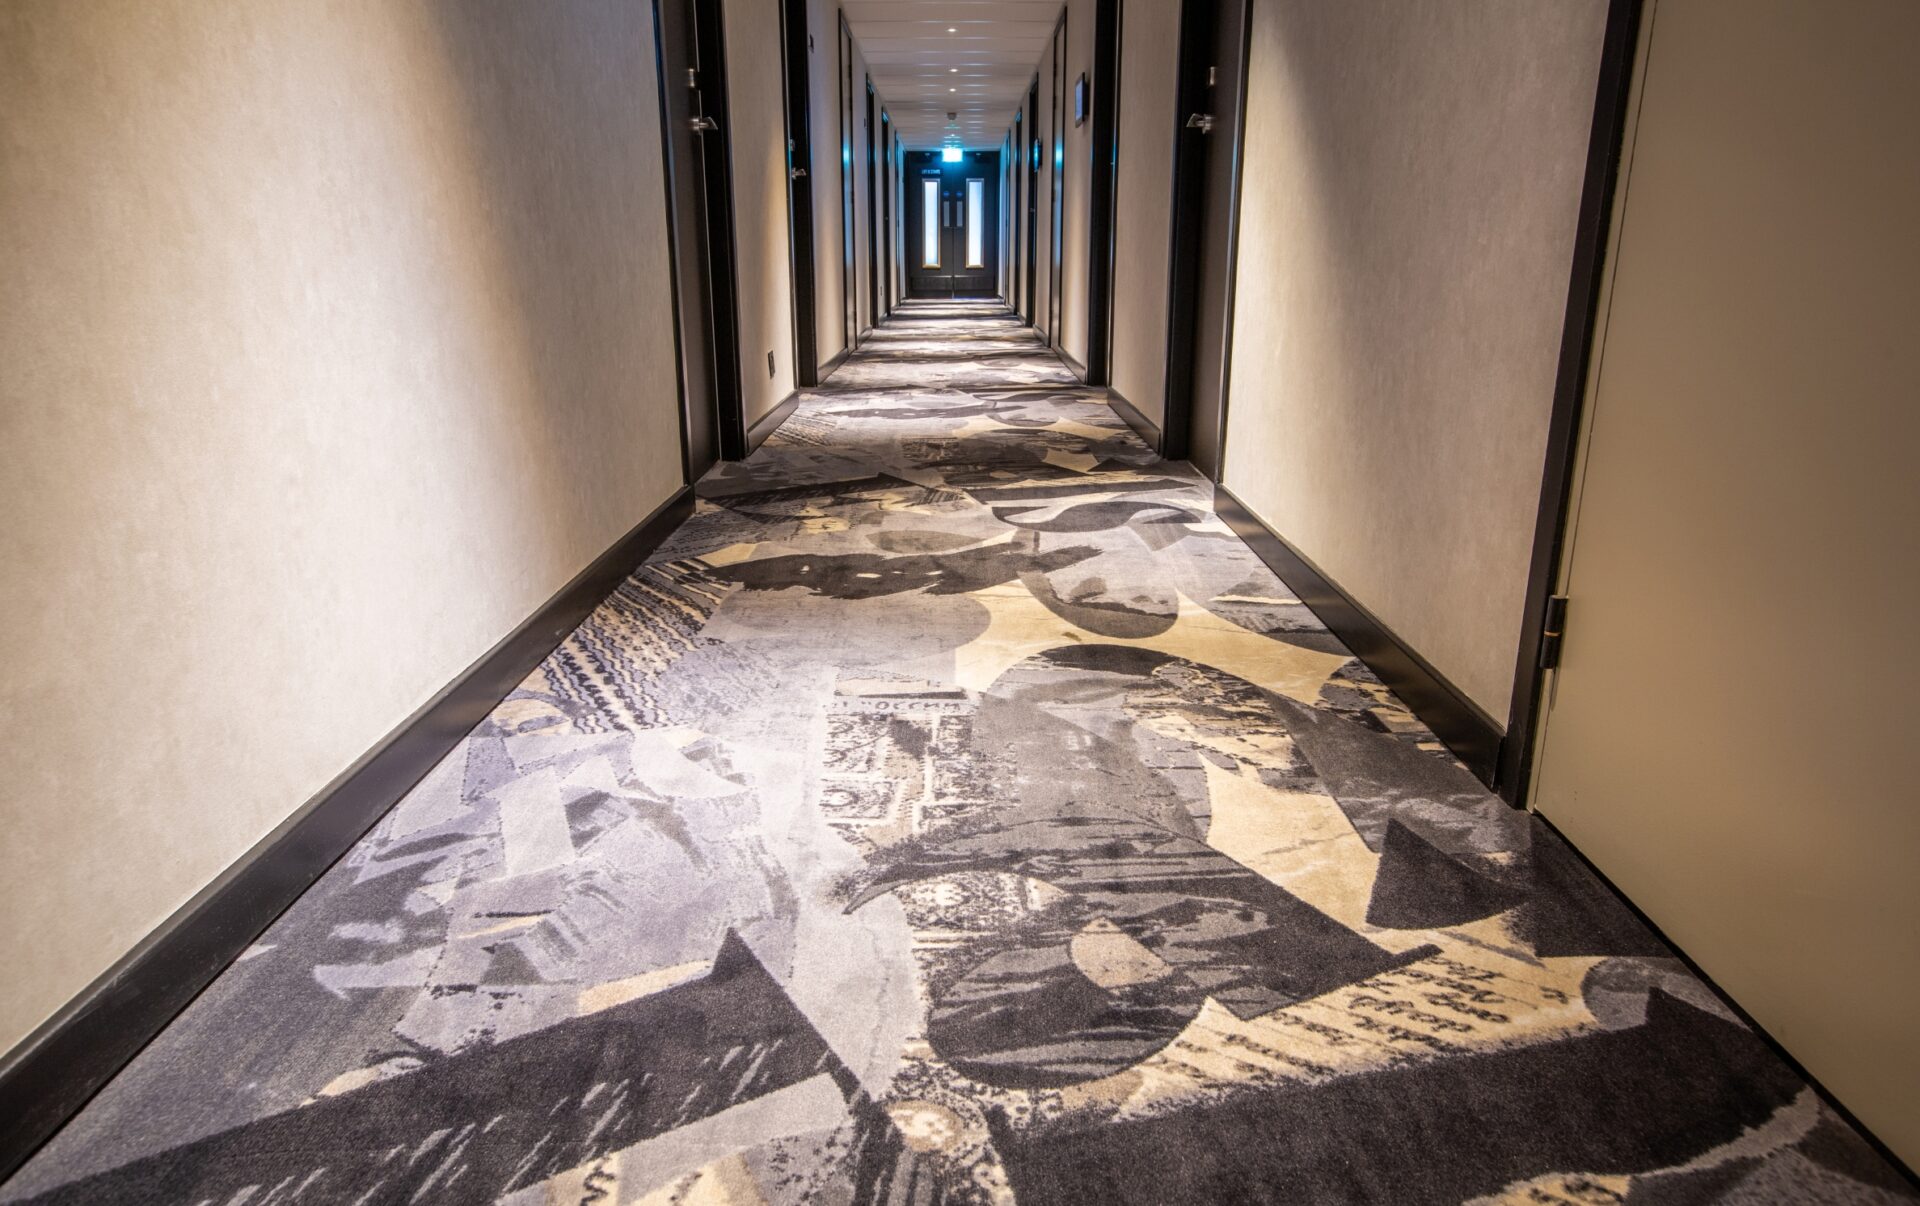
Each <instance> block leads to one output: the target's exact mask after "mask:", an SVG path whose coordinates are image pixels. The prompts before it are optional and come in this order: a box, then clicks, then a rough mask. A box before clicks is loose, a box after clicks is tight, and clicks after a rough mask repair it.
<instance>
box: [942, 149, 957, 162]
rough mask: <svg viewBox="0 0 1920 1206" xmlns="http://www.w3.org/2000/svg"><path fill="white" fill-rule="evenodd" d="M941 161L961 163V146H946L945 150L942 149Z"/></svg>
mask: <svg viewBox="0 0 1920 1206" xmlns="http://www.w3.org/2000/svg"><path fill="white" fill-rule="evenodd" d="M940 162H941V163H959V162H960V148H959V147H947V148H946V149H945V150H943V151H941V152H940Z"/></svg>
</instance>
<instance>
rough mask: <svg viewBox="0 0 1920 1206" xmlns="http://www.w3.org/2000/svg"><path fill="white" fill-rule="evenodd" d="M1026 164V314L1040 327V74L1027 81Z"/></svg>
mask: <svg viewBox="0 0 1920 1206" xmlns="http://www.w3.org/2000/svg"><path fill="white" fill-rule="evenodd" d="M1026 160H1027V161H1026V164H1025V166H1024V167H1023V169H1022V170H1023V171H1025V172H1026V176H1027V190H1026V201H1027V204H1026V215H1027V220H1026V229H1027V270H1026V272H1025V274H1024V275H1025V277H1026V282H1027V306H1026V310H1025V311H1024V313H1025V315H1026V319H1027V325H1028V326H1030V327H1037V326H1039V325H1040V315H1039V314H1037V313H1036V312H1035V302H1036V299H1037V297H1038V295H1039V291H1038V288H1037V281H1036V279H1035V277H1036V268H1037V267H1038V263H1039V260H1038V250H1039V242H1040V73H1039V72H1038V71H1036V72H1034V73H1033V78H1032V79H1031V80H1029V81H1027V147H1026Z"/></svg>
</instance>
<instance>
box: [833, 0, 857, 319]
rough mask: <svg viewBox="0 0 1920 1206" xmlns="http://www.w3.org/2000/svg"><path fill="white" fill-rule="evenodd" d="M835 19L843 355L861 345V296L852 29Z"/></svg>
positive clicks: (843, 15)
mask: <svg viewBox="0 0 1920 1206" xmlns="http://www.w3.org/2000/svg"><path fill="white" fill-rule="evenodd" d="M838 16H839V21H840V32H839V35H838V43H839V51H840V66H839V69H838V70H837V71H836V72H835V73H834V74H835V76H836V77H837V78H838V82H839V88H840V138H839V140H838V141H839V144H840V145H839V151H840V293H841V296H842V298H843V299H844V301H845V305H846V313H845V314H844V315H843V316H842V317H843V320H844V323H845V326H846V336H847V346H846V348H845V351H846V352H848V353H851V352H852V351H853V350H854V349H855V348H856V347H858V346H859V345H860V296H859V294H858V293H857V292H856V290H858V289H859V287H860V285H859V282H858V280H856V279H855V278H856V277H857V276H858V274H859V264H858V263H857V262H856V257H855V255H854V238H855V236H856V233H857V231H858V227H857V225H856V223H855V222H854V188H853V27H852V26H850V25H848V24H847V14H846V13H845V12H844V11H840V12H839V13H838Z"/></svg>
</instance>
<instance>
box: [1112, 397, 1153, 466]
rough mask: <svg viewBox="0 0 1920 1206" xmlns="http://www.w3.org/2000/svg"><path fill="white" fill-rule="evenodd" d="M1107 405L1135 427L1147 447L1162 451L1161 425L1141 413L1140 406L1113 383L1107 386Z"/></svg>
mask: <svg viewBox="0 0 1920 1206" xmlns="http://www.w3.org/2000/svg"><path fill="white" fill-rule="evenodd" d="M1107 405H1109V406H1111V407H1113V410H1114V413H1115V414H1117V415H1119V416H1120V417H1121V418H1123V419H1125V420H1126V421H1127V426H1128V427H1131V428H1133V433H1134V434H1135V435H1137V436H1139V437H1140V439H1141V440H1142V441H1143V442H1144V443H1145V444H1146V446H1147V447H1149V448H1151V449H1153V450H1154V452H1155V453H1159V452H1160V451H1161V449H1162V447H1163V444H1162V439H1163V437H1162V436H1161V434H1160V427H1159V425H1158V424H1156V423H1155V422H1154V421H1153V420H1152V419H1149V418H1148V417H1147V416H1145V415H1143V414H1141V413H1140V408H1139V407H1137V406H1135V405H1134V404H1133V403H1131V402H1129V401H1127V400H1126V398H1125V397H1124V396H1122V395H1121V393H1120V391H1119V390H1117V389H1115V388H1113V387H1112V386H1111V385H1109V386H1108V387H1107Z"/></svg>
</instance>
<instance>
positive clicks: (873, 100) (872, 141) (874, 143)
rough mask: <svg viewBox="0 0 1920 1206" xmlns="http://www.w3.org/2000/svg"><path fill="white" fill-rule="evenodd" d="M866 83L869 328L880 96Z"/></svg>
mask: <svg viewBox="0 0 1920 1206" xmlns="http://www.w3.org/2000/svg"><path fill="white" fill-rule="evenodd" d="M866 84H867V313H868V314H870V315H872V316H873V322H872V324H871V325H872V326H878V325H880V317H881V310H880V153H879V146H878V143H879V139H878V137H877V133H878V131H877V130H876V129H875V126H876V125H877V124H878V123H879V120H880V118H879V112H880V94H879V93H878V92H877V91H875V90H874V87H873V77H872V76H871V75H869V76H867V77H866Z"/></svg>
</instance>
